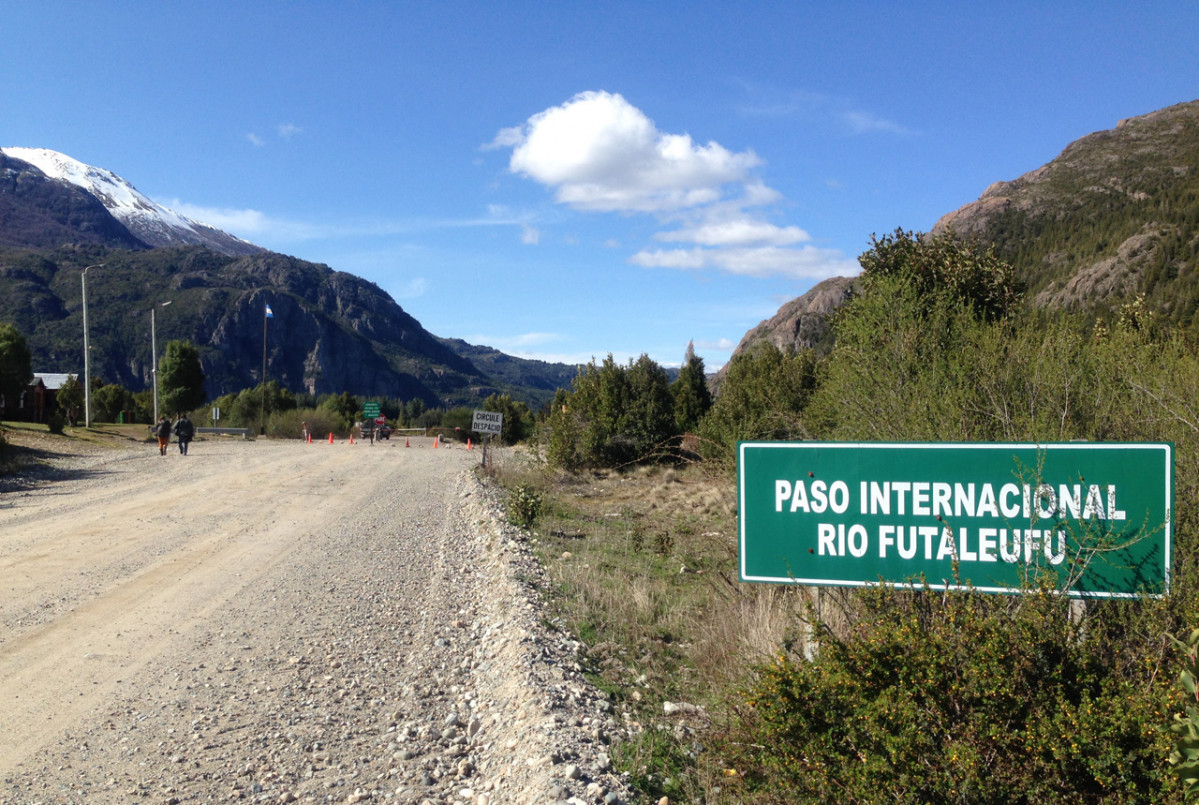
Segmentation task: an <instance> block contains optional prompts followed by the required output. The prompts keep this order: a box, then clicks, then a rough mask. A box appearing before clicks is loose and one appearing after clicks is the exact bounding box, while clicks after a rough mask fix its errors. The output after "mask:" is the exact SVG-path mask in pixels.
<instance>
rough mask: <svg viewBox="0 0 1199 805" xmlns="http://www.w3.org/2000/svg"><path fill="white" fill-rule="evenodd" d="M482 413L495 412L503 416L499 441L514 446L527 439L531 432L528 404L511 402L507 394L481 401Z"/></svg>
mask: <svg viewBox="0 0 1199 805" xmlns="http://www.w3.org/2000/svg"><path fill="white" fill-rule="evenodd" d="M483 410H484V411H496V412H498V413H501V414H503V415H504V424H503V429H502V432H501V433H500V436H499V441H500V442H503V443H504V444H516V443H517V442H520V441H523V440H524V439H527V438H528V437H529V434H530V433H531V432H532V430H533V412H532V411H530V410H529V406H528V403H524V402H521V401H520V400H513V399H512V398H511V397H509V396H508V395H507V394H502V395H501V394H492V395H491V396H490V397H488V398H487V399H486V400H484V401H483Z"/></svg>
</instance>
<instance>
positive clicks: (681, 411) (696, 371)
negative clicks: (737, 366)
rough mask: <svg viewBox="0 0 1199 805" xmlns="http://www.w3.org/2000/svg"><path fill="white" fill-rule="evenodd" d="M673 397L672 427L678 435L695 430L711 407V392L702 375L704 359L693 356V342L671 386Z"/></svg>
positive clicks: (689, 343)
mask: <svg viewBox="0 0 1199 805" xmlns="http://www.w3.org/2000/svg"><path fill="white" fill-rule="evenodd" d="M670 391H671V395H672V396H673V397H674V427H675V430H676V431H678V432H679V433H687V432H689V431H693V430H695V428H696V426H697V425H699V421H700V420H701V419H703V417H704V414H706V413H708V409H709V408H711V407H712V392H711V391H709V390H708V378H707V376H706V375H705V373H704V359H703V358H701V357H699V356H698V355H696V354H695V342H694V341H691V342H688V343H687V354H686V355H684V356H683V366H682V368H680V369H679V376H678V377H677V378H676V379H675V381H674V385H673V386H671V389H670Z"/></svg>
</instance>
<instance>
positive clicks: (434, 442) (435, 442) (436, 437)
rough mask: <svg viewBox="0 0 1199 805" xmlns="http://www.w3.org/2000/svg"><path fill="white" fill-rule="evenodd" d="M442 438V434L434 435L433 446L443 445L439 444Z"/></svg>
mask: <svg viewBox="0 0 1199 805" xmlns="http://www.w3.org/2000/svg"><path fill="white" fill-rule="evenodd" d="M440 440H441V437H440V436H434V437H433V447H435V448H436V447H440V446H441V445H439V444H438V441H440Z"/></svg>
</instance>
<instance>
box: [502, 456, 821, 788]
mask: <svg viewBox="0 0 1199 805" xmlns="http://www.w3.org/2000/svg"><path fill="white" fill-rule="evenodd" d="M496 474H497V476H498V477H499V479H500V481H501V483H503V484H504V485H505V487H507V488H508V489H510V490H511V489H515V488H517V487H518V486H520V485H524V484H529V483H533V484H535V485H537V486H538V488H539V490H540V491H541V493H542V495H543V499H544V507H543V510H542V512H541V514H540V517H539V518H538V520H537V521H536V523H535V524H534V526H533V528H532V529H531V538H532V540H533V541H534V544H535V546H536V548H537V550H538V551H539V554H540V556H541V559H542V562H543V564H544V565H545V567H546V569H547V570H548V572H549V575H550V578H551V579H552V581H553V585H554V590H553V591H552V595H551V597H552V599H553V601H554V603H555V606H556V607H557V614H558V618H559V619H560V620H561V621H562V622H563V623H564V624H565V625H566V628H568V629H569V630H570V631H571V632H573V633H574V634H576V635H577V636H578V637H579V638H581V639H582V640H583V642H584V643H585V644H586V645H587V649H586V651H585V655H584V661H585V664H586V667H587V669H588V671H589V673H590V675H591V677H592V679H593V680H594V681H595V682H596V683H597V684H599V685H600V686H601V687H603V688H604V689H606V690H608V691H609V692H610V693H611V694H612V695H613V697H614V699H615V700H616V702H617V704H618V708H619V709H620V710H621V711H622V712H623V713H624V714H625V718H626V719H627V721H628V723H629V724H630V725H631V727H632V729H633V731H634V732H635V733H636V734H637V737H636V738H635V739H634V740H633V741H632V742H631V743H630V744H627V745H625V746H624V747H621V748H620V749H619V750H616V751H615V752H614V755H615V757H616V759H617V761H618V763H619V764H620V765H621V767H622V769H623V770H625V771H628V772H630V774H631V775H632V778H633V782H634V784H635V785H637V786H638V787H639V788H641V790H642V791H643V792H645V793H646V794H650V795H653V796H655V797H656V796H661V795H668V796H670V797H671V798H672V800H674V801H687V800H694V801H698V800H701V799H706V800H707V801H709V802H717V801H721V800H720V798H719V797H718V796H715V795H714V792H713V788H714V787H716V788H719V785H720V784H719V778H720V776H721V773H722V772H721V764H720V762H719V761H720V755H721V741H722V740H723V731H722V727H721V725H722V724H723V721H724V715H723V714H724V713H725V712H726V711H727V708H728V706H729V704H730V703H732V702H734V701H736V699H737V691H738V690H739V689H740V687H741V686H742V685H744V684H745V683H746V682H747V680H748V679H749V678H750V676H751V674H752V673H753V669H754V668H755V667H756V666H757V665H758V664H760V663H762V662H764V661H766V660H768V659H769V658H770V657H771V656H772V655H774V654H775V653H776V652H778V651H779V650H780V648H784V649H786V648H795V647H797V646H798V647H802V644H803V639H804V628H803V618H802V615H803V610H804V605H805V602H806V600H807V599H806V598H805V595H806V593H805V591H802V590H798V589H789V588H781V587H777V586H768V585H756V584H754V585H751V584H742V583H741V582H740V581H739V580H738V576H737V520H736V489H735V485H734V482H733V479H732V478H731V477H730V476H729V475H728V474H727V473H726V472H720V471H712V470H711V469H710V468H707V467H705V466H702V465H687V466H682V467H640V468H636V469H633V470H630V471H628V472H623V473H622V472H615V471H608V472H596V471H592V472H586V473H579V474H563V473H554V472H552V471H550V470H547V469H545V468H544V467H541V468H539V467H537V466H536V465H535V464H532V463H523V464H519V463H518V462H512V463H510V464H507V465H505V466H503V467H501V468H499V469H497V470H496ZM668 701H669V702H675V703H677V702H684V703H687V704H693V705H697V706H699V707H702V708H703V712H702V713H697V712H695V711H691V712H689V713H687V714H684V715H673V716H667V715H666V714H665V712H664V708H663V705H664V703H665V702H668Z"/></svg>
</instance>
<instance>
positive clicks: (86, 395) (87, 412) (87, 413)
mask: <svg viewBox="0 0 1199 805" xmlns="http://www.w3.org/2000/svg"><path fill="white" fill-rule="evenodd" d="M103 267H104V264H103V263H97V264H95V265H91V266H87V267H86V268H84V269H83V271H82V272H81V273H80V274H79V281H80V283H82V285H83V424H84V426H85V427H88V428H90V427H91V426H92V371H91V358H90V356H89V354H88V349H89V347H88V343H87V272H88V269H91V268H103Z"/></svg>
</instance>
